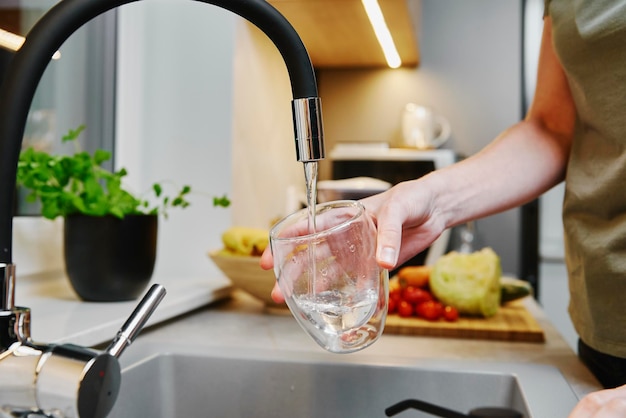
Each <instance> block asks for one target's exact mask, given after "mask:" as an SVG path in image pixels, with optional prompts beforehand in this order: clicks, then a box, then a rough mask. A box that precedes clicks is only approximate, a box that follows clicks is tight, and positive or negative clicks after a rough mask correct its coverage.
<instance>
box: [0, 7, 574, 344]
mask: <svg viewBox="0 0 626 418" xmlns="http://www.w3.org/2000/svg"><path fill="white" fill-rule="evenodd" d="M55 3H56V1H55V0H3V1H2V2H1V4H0V28H2V29H4V30H9V31H11V32H13V33H18V34H22V35H23V34H25V33H27V31H28V30H29V28H30V27H31V26H32V24H33V23H34V22H35V21H36V20H37V18H38V17H39V16H41V14H42V13H44V12H45V11H46V10H47V9H49V8H50V7H52V6H53V5H54V4H55ZM272 3H273V4H275V5H276V6H277V7H278V8H279V9H281V8H282V9H281V10H284V11H285V13H286V14H287V15H288V17H289V18H290V20H292V18H291V16H290V15H289V13H295V16H296V18H294V19H293V20H292V22H293V23H294V26H295V27H296V29H297V30H298V31H299V32H301V36H302V37H303V40H304V41H305V44H306V45H307V48H309V51H310V53H311V56H312V59H313V62H314V64H315V65H316V68H317V76H318V83H319V93H320V97H321V98H322V103H323V116H324V126H325V134H326V147H327V155H329V156H331V155H332V153H333V150H336V146H337V145H338V144H341V145H342V146H344V145H345V144H352V145H354V144H359V146H362V145H363V144H368V145H371V146H376V147H379V146H382V147H385V146H388V147H392V148H394V147H395V146H397V144H398V143H399V141H401V140H402V132H401V115H402V112H403V109H404V107H405V105H406V104H407V103H416V104H418V105H422V106H427V107H428V108H430V109H432V110H433V111H434V112H436V113H437V114H440V115H442V116H444V117H445V118H446V119H447V120H448V122H449V124H450V128H451V133H450V136H449V139H448V140H447V141H446V142H445V143H444V144H443V145H442V146H441V150H443V151H444V152H447V153H449V154H452V155H454V157H455V158H463V157H464V156H468V155H471V154H473V153H475V152H477V151H478V150H480V149H481V148H482V147H484V146H485V145H486V144H487V143H488V142H489V141H491V140H492V139H493V138H495V137H496V136H497V135H498V134H499V133H500V132H501V131H502V130H503V129H505V128H507V127H508V126H510V125H511V124H513V123H515V122H516V121H518V120H519V119H520V118H521V117H523V115H524V113H525V110H526V109H527V106H528V103H529V101H530V100H531V98H532V91H533V89H534V75H535V74H534V72H535V66H536V54H537V47H538V42H539V36H540V33H541V24H542V22H541V14H542V11H543V9H542V8H543V5H542V3H543V2H542V1H541V0H525V1H524V0H505V1H503V0H463V1H459V0H421V1H420V0H407V1H405V0H381V1H380V3H381V7H382V8H383V11H384V12H388V13H389V15H388V20H390V22H389V23H390V29H391V32H392V35H393V36H400V37H403V38H402V39H403V41H401V42H402V43H403V45H404V46H403V47H404V48H405V55H406V56H408V57H409V58H408V65H407V64H406V62H405V65H404V66H402V67H400V68H397V69H391V68H389V67H388V66H387V63H386V61H385V60H384V57H383V56H382V54H381V52H380V49H379V48H378V46H377V45H374V44H372V43H370V42H369V39H366V38H365V37H362V36H361V35H360V32H359V30H361V29H362V28H363V27H364V26H365V25H364V21H365V20H364V18H363V17H361V16H356V15H355V16H353V15H352V14H351V13H349V9H342V7H348V8H349V7H353V6H351V5H353V4H356V3H358V4H359V7H360V0H346V1H343V2H341V6H339V3H336V2H333V4H332V5H328V4H326V5H324V3H328V1H326V2H324V1H323V0H315V1H310V0H308V1H305V0H298V1H296V0H290V1H287V0H275V1H272ZM311 5H317V10H318V11H319V10H322V11H324V13H323V14H321V15H320V14H319V13H317V16H316V17H317V19H319V20H316V19H315V18H314V17H311V16H307V15H306V12H307V10H309V11H310V10H311V9H307V7H311ZM334 9H336V10H335V13H334V14H333V10H334ZM287 12H289V13H287ZM303 16H304V18H303ZM394 22H399V23H397V24H396V25H395V26H394V25H393V23H394ZM298 25H301V26H298ZM329 28H330V29H332V28H340V29H341V30H343V32H341V31H339V32H332V31H331V30H330V29H329ZM407 28H408V29H407ZM394 32H398V33H400V35H397V34H396V33H394ZM337 33H339V35H337ZM309 42H311V45H312V46H309ZM342 45H348V49H349V50H350V53H347V54H344V53H335V54H333V52H332V51H333V48H332V47H334V46H342ZM372 45H374V46H372ZM326 48H328V50H327V49H326ZM406 51H408V52H406ZM60 52H61V58H60V59H57V60H52V61H51V63H50V65H49V67H48V69H47V70H46V74H45V76H44V78H43V80H42V82H41V84H40V86H39V88H38V91H37V95H36V97H35V100H34V103H33V108H32V112H31V116H30V118H29V124H28V126H27V132H26V137H25V141H26V143H30V144H39V145H40V146H45V147H59V146H60V144H59V143H60V139H59V138H60V137H61V136H62V135H63V134H65V133H66V132H67V131H68V130H69V129H73V128H75V127H77V126H78V125H80V124H85V125H87V130H86V131H85V133H84V140H85V147H86V148H87V149H94V148H96V147H105V148H108V149H112V150H113V151H114V155H115V158H114V164H115V166H116V167H126V168H127V169H128V171H129V173H130V175H129V177H128V183H129V184H130V185H131V188H132V189H134V190H137V191H142V190H147V189H148V188H149V187H150V185H151V184H152V183H153V182H155V181H159V180H171V181H173V182H175V183H177V184H187V183H189V184H191V185H192V187H193V189H194V190H195V191H196V192H197V195H196V196H193V198H192V207H190V208H189V209H187V210H185V211H184V213H183V212H180V213H178V212H176V211H172V212H171V213H170V217H169V219H168V220H163V221H162V222H161V223H160V229H161V233H160V234H159V250H158V257H157V266H156V271H155V275H157V276H158V275H159V274H161V275H172V274H179V275H181V274H182V275H189V276H194V275H195V276H210V275H213V274H218V272H217V270H216V269H215V267H214V266H213V264H212V263H211V262H210V260H209V259H208V258H207V256H206V253H207V252H208V251H209V250H211V249H214V248H218V247H219V246H220V245H221V243H220V234H221V232H222V231H223V230H225V229H226V227H227V226H229V225H235V224H236V225H246V226H254V227H268V225H269V223H270V222H271V221H272V220H273V219H275V218H277V217H279V216H282V215H284V214H285V213H286V212H288V211H289V210H291V209H292V208H293V205H294V196H298V195H299V194H300V192H301V191H302V190H303V188H304V176H303V169H302V164H300V163H298V162H296V159H295V149H294V144H293V142H294V141H293V128H292V121H291V110H290V101H291V90H290V85H289V81H288V77H287V72H286V69H285V67H284V63H283V61H282V59H281V58H280V56H279V54H278V52H277V50H276V49H275V47H274V46H273V44H271V43H270V41H269V40H268V39H267V38H266V37H265V36H264V35H262V34H261V33H260V32H259V31H258V30H257V29H256V28H254V27H253V26H251V25H249V24H247V23H246V22H244V21H243V20H242V19H240V18H239V17H237V16H235V15H233V14H231V13H230V12H227V11H224V10H222V9H218V8H215V7H207V6H206V5H203V4H199V3H197V2H193V1H175V0H151V1H140V2H136V3H131V4H128V5H125V6H122V7H120V8H118V9H116V10H114V11H112V12H109V13H107V14H105V15H103V16H100V17H99V18H97V19H96V20H94V21H92V22H91V23H90V24H89V25H86V26H85V27H83V28H81V29H80V30H79V31H78V32H76V33H75V34H74V35H73V36H72V37H71V38H70V39H69V40H68V41H67V42H66V44H65V45H63V47H62V48H61V50H60ZM10 58H11V53H10V52H8V51H5V50H0V74H1V73H2V68H3V66H4V65H6V62H7V61H8V60H10ZM381 152H382V151H381ZM333 171H334V170H333V161H332V158H328V159H327V160H325V161H323V162H322V163H321V166H320V178H321V179H332V178H333V176H335V175H336V174H335V173H334V172H333ZM224 193H226V194H227V195H228V196H229V197H230V198H231V200H232V202H233V204H232V206H231V208H229V209H228V210H224V209H216V208H213V207H212V201H211V198H210V196H212V195H222V194H224ZM200 194H205V195H206V196H202V195H200ZM561 198H562V188H561V187H557V188H555V189H554V190H551V191H550V192H549V193H547V194H546V195H545V196H544V197H542V198H541V199H540V200H539V201H537V202H533V203H531V204H529V205H527V206H525V207H524V208H521V209H515V210H511V211H508V212H505V213H502V214H499V215H495V216H491V217H488V218H485V219H481V220H479V221H477V222H476V223H475V225H474V227H475V231H474V232H475V233H476V235H477V238H478V240H479V242H480V243H481V244H482V245H488V246H491V247H492V248H494V250H495V251H496V252H497V253H498V254H499V255H500V256H501V260H502V267H503V271H504V272H506V273H507V274H510V275H514V276H517V277H521V278H524V279H526V280H529V281H530V282H531V283H533V285H535V287H536V291H537V295H538V299H539V301H540V303H541V304H542V306H543V308H544V309H545V311H546V313H547V315H548V316H549V317H550V319H551V320H552V321H553V323H555V325H556V326H557V328H558V329H559V331H560V332H561V333H562V334H563V335H564V336H565V337H566V339H567V340H568V341H569V342H570V343H571V344H572V345H573V344H574V342H575V334H574V332H573V330H572V328H571V325H570V322H569V318H568V317H567V312H566V305H567V302H568V294H567V278H566V274H565V269H564V266H563V244H562V237H561V235H562V229H561V221H560V203H561ZM296 200H297V199H296ZM20 211H21V212H20V213H21V214H22V215H26V214H27V212H26V209H24V208H21V209H20ZM60 222H61V221H59V222H50V221H42V220H41V219H38V218H36V217H33V216H19V217H17V218H16V219H15V232H14V240H15V246H16V248H15V256H16V263H17V265H18V266H19V269H20V272H21V274H26V273H31V272H38V271H47V270H54V269H58V270H60V269H62V268H63V262H62V257H61V253H60V251H62V246H61V223H60ZM452 232H453V233H452V236H451V240H450V243H451V245H452V243H453V242H454V239H453V238H454V237H455V236H458V231H452ZM455 233H457V235H455Z"/></svg>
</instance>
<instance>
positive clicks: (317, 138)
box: [0, 0, 324, 309]
mask: <svg viewBox="0 0 626 418" xmlns="http://www.w3.org/2000/svg"><path fill="white" fill-rule="evenodd" d="M136 1H139V0H63V1H61V2H59V3H58V4H57V5H56V6H55V7H53V8H52V9H51V10H50V11H49V12H48V13H46V15H44V16H43V17H42V18H41V19H40V20H39V21H38V22H37V24H36V25H35V26H34V27H33V29H32V30H31V31H30V32H29V33H28V35H27V37H26V42H25V43H24V45H23V46H22V48H21V49H20V50H19V51H18V52H17V53H16V54H15V56H14V58H13V60H12V62H11V63H10V66H9V68H8V71H7V74H6V76H5V80H4V83H3V85H2V90H0V262H5V263H11V262H12V254H11V253H12V248H11V241H12V217H13V199H14V190H15V182H16V175H17V163H18V160H19V153H20V149H21V145H22V137H23V135H24V129H25V126H26V120H27V116H28V111H29V108H30V105H31V103H32V99H33V97H34V94H35V90H36V88H37V85H38V83H39V80H40V79H41V77H42V75H43V73H44V70H45V69H46V67H47V65H48V62H49V61H50V58H51V57H52V55H53V54H54V52H55V51H57V50H58V49H59V48H60V47H61V45H62V44H63V42H65V40H67V39H68V38H69V37H70V35H72V34H73V33H74V32H75V31H76V30H77V29H79V28H80V27H81V26H83V25H84V24H85V23H87V22H89V21H90V20H91V19H93V18H95V17H97V16H99V15H100V14H102V13H104V12H107V11H109V10H111V9H114V8H116V7H118V6H121V5H124V4H127V3H133V2H136ZM195 1H200V2H203V3H207V4H213V5H215V6H218V7H221V8H223V9H226V10H229V11H231V12H233V13H235V14H237V15H239V16H241V17H243V18H245V19H246V20H248V21H250V22H251V23H253V24H254V25H255V26H257V27H258V28H259V29H260V30H261V31H263V32H264V33H265V34H266V35H267V36H268V37H269V38H270V39H271V40H272V42H273V43H274V44H275V45H276V47H277V49H278V50H279V52H280V53H281V55H282V57H283V60H284V61H285V64H286V66H287V71H288V73H289V78H290V82H291V87H292V92H293V97H294V102H296V103H295V104H294V130H295V131H296V149H297V152H298V160H299V161H313V160H318V159H321V158H323V157H324V149H323V139H322V136H323V132H322V128H321V113H319V112H321V109H320V106H319V99H318V98H317V95H318V93H317V83H316V80H315V72H314V69H313V65H312V63H311V60H310V58H309V55H308V52H307V51H306V48H305V47H304V44H303V43H302V40H301V39H300V37H299V36H298V34H297V33H296V31H295V29H294V28H293V27H292V26H291V24H290V23H289V22H288V21H287V20H286V19H285V18H284V17H283V16H282V15H281V14H280V13H279V12H278V11H277V10H276V9H275V8H274V7H272V6H271V5H270V4H269V3H267V2H266V1H265V0H195ZM310 99H313V102H311V103H309V100H310ZM302 100H304V103H301V101H302ZM296 111H298V112H301V114H302V115H304V117H306V118H308V120H312V121H313V123H302V121H301V120H298V121H297V122H296V115H295V112H296ZM302 115H299V116H298V117H299V118H300V119H301V118H302ZM302 141H304V142H305V144H304V145H302ZM309 142H310V143H309ZM311 143H312V145H313V146H311ZM302 152H304V153H305V155H304V156H301V153H302ZM1 308H3V307H2V306H0V309H1Z"/></svg>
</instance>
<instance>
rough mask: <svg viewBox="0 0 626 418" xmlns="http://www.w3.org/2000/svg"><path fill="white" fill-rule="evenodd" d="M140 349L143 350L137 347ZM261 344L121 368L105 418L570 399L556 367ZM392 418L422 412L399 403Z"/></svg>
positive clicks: (326, 412) (163, 355) (531, 405)
mask: <svg viewBox="0 0 626 418" xmlns="http://www.w3.org/2000/svg"><path fill="white" fill-rule="evenodd" d="M143 352H144V353H147V352H145V351H143ZM324 354H325V353H321V354H319V355H318V353H309V352H302V353H301V352H284V351H264V350H242V349H233V350H225V349H224V348H221V349H218V348H203V349H202V350H197V352H193V351H187V352H186V351H185V350H172V351H167V352H166V351H163V350H162V351H161V352H160V353H159V352H154V353H153V354H144V357H143V358H141V359H137V360H134V361H133V362H132V364H129V365H127V366H125V367H124V369H123V372H122V388H121V391H120V396H119V398H118V401H117V404H116V406H115V408H114V410H113V411H112V413H111V415H110V417H111V418H127V417H151V418H179V417H186V416H189V417H193V416H202V417H229V418H231V417H233V418H235V417H255V418H263V417H279V416H280V417H311V418H314V417H324V418H333V417H337V418H339V417H341V418H349V417H359V418H367V417H384V416H385V413H384V411H385V408H387V407H389V406H391V405H393V404H395V403H397V402H400V401H402V400H406V399H419V400H422V401H426V402H430V403H433V404H437V405H440V406H445V407H446V408H449V409H453V410H456V411H459V412H463V413H468V412H469V411H470V410H471V409H474V408H476V407H485V406H498V407H510V408H513V409H516V410H518V411H519V412H521V413H522V414H523V415H524V416H525V417H541V418H545V417H564V416H567V415H568V413H569V411H570V410H571V409H572V408H573V407H574V405H575V404H576V402H577V398H576V396H575V394H574V392H573V391H572V390H571V388H570V387H569V385H568V383H567V381H566V380H565V379H564V378H563V376H562V375H561V374H560V372H559V371H558V370H557V369H555V368H552V367H550V366H539V365H532V364H527V363H524V364H522V363H519V364H518V363H513V364H511V363H488V362H476V363H471V362H466V361H441V362H437V361H435V362H433V361H427V362H426V361H424V362H417V361H416V360H406V359H405V360H402V359H390V360H389V361H388V360H385V361H384V362H381V361H380V358H378V359H368V358H367V357H364V356H353V355H324ZM397 416H399V417H430V416H432V415H427V414H424V413H421V412H417V411H405V412H402V413H400V414H399V415H397Z"/></svg>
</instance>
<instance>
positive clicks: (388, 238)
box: [376, 208, 402, 269]
mask: <svg viewBox="0 0 626 418" xmlns="http://www.w3.org/2000/svg"><path fill="white" fill-rule="evenodd" d="M377 224H378V233H377V239H376V261H377V262H378V264H379V265H380V266H381V267H384V268H386V269H392V268H393V267H395V265H396V264H397V263H398V256H399V253H400V245H401V242H402V222H401V221H400V220H399V218H398V217H395V216H390V214H389V213H388V211H387V210H386V208H385V209H383V210H382V211H381V213H379V216H378V219H377Z"/></svg>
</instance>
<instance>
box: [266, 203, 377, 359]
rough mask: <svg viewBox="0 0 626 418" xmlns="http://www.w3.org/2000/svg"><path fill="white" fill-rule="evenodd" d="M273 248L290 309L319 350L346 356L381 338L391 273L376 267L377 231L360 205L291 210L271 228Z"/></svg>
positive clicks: (276, 270) (280, 284)
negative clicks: (318, 346) (313, 209)
mask: <svg viewBox="0 0 626 418" xmlns="http://www.w3.org/2000/svg"><path fill="white" fill-rule="evenodd" d="M313 223H314V225H313ZM270 245H271V249H272V255H273V257H274V273H275V274H276V278H277V280H278V285H279V287H280V290H281V291H282V293H283V295H284V297H285V300H286V302H287V306H288V307H289V309H290V310H291V313H292V314H293V316H294V317H295V318H296V320H297V321H298V323H299V324H300V325H301V326H302V328H303V329H304V330H305V331H306V332H307V333H308V334H309V335H310V336H311V337H313V339H314V340H315V341H316V342H317V343H318V344H319V345H320V346H322V347H323V348H325V349H326V350H328V351H330V352H334V353H349V352H353V351H357V350H361V349H363V348H365V347H367V346H369V345H371V344H372V343H374V342H375V341H376V340H377V339H378V338H379V337H380V335H381V334H382V332H383V328H384V325H385V319H386V317H387V304H388V297H389V296H388V294H389V293H388V288H389V273H388V272H387V270H385V269H383V268H381V267H380V266H378V264H377V263H376V257H375V251H376V227H375V225H374V222H373V220H372V218H371V216H370V215H369V214H368V213H367V212H366V211H365V208H364V207H363V205H362V204H361V203H359V202H356V201H350V200H341V201H334V202H328V203H324V204H318V205H316V208H315V214H314V216H313V213H312V210H311V209H310V208H305V209H302V210H300V211H298V212H295V213H293V214H291V215H289V216H287V217H286V218H284V219H283V220H281V221H280V222H278V223H277V224H276V225H275V226H274V227H273V228H272V229H271V231H270Z"/></svg>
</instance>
